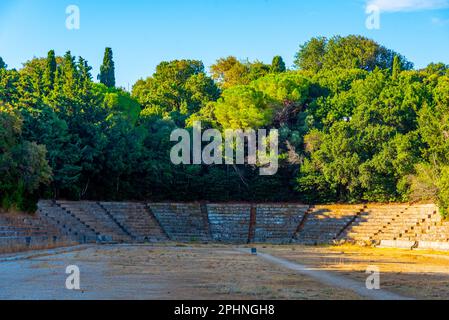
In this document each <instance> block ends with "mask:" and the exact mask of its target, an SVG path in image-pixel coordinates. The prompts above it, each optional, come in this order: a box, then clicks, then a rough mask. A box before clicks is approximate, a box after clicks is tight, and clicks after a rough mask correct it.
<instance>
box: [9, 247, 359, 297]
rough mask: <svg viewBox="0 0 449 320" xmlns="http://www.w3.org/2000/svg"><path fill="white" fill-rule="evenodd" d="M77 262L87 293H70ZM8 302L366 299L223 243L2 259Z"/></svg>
mask: <svg viewBox="0 0 449 320" xmlns="http://www.w3.org/2000/svg"><path fill="white" fill-rule="evenodd" d="M68 265H77V266H78V267H79V268H80V271H81V290H80V291H70V290H67V289H66V288H65V281H66V277H67V275H66V274H65V268H66V267H67V266H68ZM0 288H1V290H0V299H358V298H359V296H358V295H357V294H355V293H353V292H352V291H350V290H344V289H339V288H333V287H332V286H327V285H323V284H322V283H320V282H319V281H316V280H314V279H312V278H310V277H307V276H304V275H300V274H298V273H296V272H294V271H292V270H289V269H288V268H285V267H282V266H276V265H273V264H272V263H270V262H267V261H261V260H260V259H259V258H258V257H256V256H252V255H249V254H245V253H242V252H237V251H236V250H234V248H233V247H222V246H195V247H193V248H192V247H184V246H99V247H90V248H87V249H84V250H81V251H74V252H65V253H56V254H51V255H48V256H43V255H39V256H37V257H30V258H29V259H23V260H18V261H4V262H0Z"/></svg>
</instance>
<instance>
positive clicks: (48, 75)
mask: <svg viewBox="0 0 449 320" xmlns="http://www.w3.org/2000/svg"><path fill="white" fill-rule="evenodd" d="M56 68H57V64H56V56H55V51H54V50H50V51H49V52H48V55H47V61H46V63H45V71H44V84H45V87H46V88H47V89H48V90H50V91H51V90H53V88H54V84H55V74H56Z"/></svg>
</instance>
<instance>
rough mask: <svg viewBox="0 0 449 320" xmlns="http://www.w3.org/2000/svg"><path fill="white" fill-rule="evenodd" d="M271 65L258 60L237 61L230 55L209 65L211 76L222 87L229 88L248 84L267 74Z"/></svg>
mask: <svg viewBox="0 0 449 320" xmlns="http://www.w3.org/2000/svg"><path fill="white" fill-rule="evenodd" d="M270 71H271V66H270V65H266V64H264V63H262V62H260V61H254V62H250V61H239V60H237V58H236V57H233V56H230V57H227V58H221V59H219V60H217V62H216V63H215V64H214V65H212V66H211V67H210V72H211V74H212V78H213V79H214V80H215V81H216V82H217V83H218V85H219V86H220V87H221V88H222V89H229V88H231V87H233V86H237V85H248V84H249V83H251V82H252V81H254V80H257V79H259V78H261V77H264V76H265V75H267V74H269V73H270Z"/></svg>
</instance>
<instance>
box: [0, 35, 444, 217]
mask: <svg viewBox="0 0 449 320" xmlns="http://www.w3.org/2000/svg"><path fill="white" fill-rule="evenodd" d="M1 63H3V62H2V60H1V61H0V64H1ZM3 65H4V66H3V67H0V122H1V127H0V151H1V154H0V172H1V174H0V200H1V201H2V206H3V207H14V206H16V207H19V208H30V207H31V206H32V203H33V201H34V200H35V199H37V198H38V197H48V198H70V199H105V200H124V199H127V200H139V199H151V200H184V201H191V200H210V201H228V200H234V201H239V200H247V201H256V200H257V201H290V200H291V201H303V202H357V201H381V202H389V201H408V200H423V199H431V200H434V201H437V202H438V203H439V204H440V205H441V208H442V209H443V211H445V210H446V209H447V208H449V200H448V199H449V69H448V66H447V65H445V64H442V63H439V64H430V65H429V66H428V67H427V68H425V69H423V70H414V69H413V68H412V64H411V63H410V62H408V61H407V60H406V59H405V58H404V57H402V56H401V55H399V54H397V53H395V52H393V51H391V50H389V49H386V48H385V47H383V46H381V45H379V44H377V43H375V42H374V41H372V40H369V39H365V38H363V37H359V36H349V37H346V38H342V37H335V38H332V39H326V38H314V39H312V40H310V41H309V42H307V43H306V44H304V45H303V46H301V48H300V51H299V52H298V54H297V60H296V66H297V68H298V70H287V69H286V66H285V62H284V61H283V59H282V58H281V57H275V58H274V59H273V61H272V64H271V65H266V64H264V63H262V62H259V61H255V62H249V61H239V60H238V59H236V58H235V57H228V58H223V59H219V60H218V61H217V62H216V63H215V64H214V65H213V66H211V68H210V76H209V75H208V73H207V72H206V70H205V68H204V65H203V63H202V62H201V61H196V60H175V61H170V62H162V63H161V64H160V65H159V66H158V67H157V68H156V71H155V73H154V74H153V75H152V76H151V77H149V78H147V79H146V80H139V81H137V82H136V84H135V85H134V87H133V90H132V93H128V92H126V91H125V90H123V89H120V88H116V87H115V77H114V63H113V59H112V50H110V49H107V50H106V54H105V59H104V63H103V65H102V67H101V74H100V76H99V79H100V83H94V82H93V81H92V77H91V68H90V67H89V65H88V64H87V62H86V61H85V60H84V59H82V58H81V57H80V58H78V59H75V57H73V56H72V55H71V54H70V52H67V53H66V54H65V55H64V56H63V57H57V56H56V55H55V53H54V52H53V51H50V52H49V53H48V56H47V58H41V59H40V58H36V59H33V60H31V61H28V62H27V63H25V64H24V67H23V68H22V69H20V70H19V71H16V70H7V69H6V68H7V67H6V65H5V64H4V63H3ZM198 120H200V121H202V123H203V127H204V128H215V129H218V130H220V131H224V130H225V129H229V128H235V129H236V128H242V129H245V128H252V129H257V128H267V129H270V128H276V129H279V135H280V159H279V160H280V169H279V172H278V173H277V174H276V175H274V176H259V171H258V170H257V168H256V167H255V166H251V165H246V166H242V165H239V166H237V165H235V166H233V165H220V166H207V165H191V166H190V165H189V166H187V165H180V166H175V165H173V164H172V163H171V161H170V158H169V155H170V150H171V148H172V146H173V145H174V143H173V142H170V134H171V132H172V131H173V130H174V129H176V128H191V127H192V124H193V122H194V121H198Z"/></svg>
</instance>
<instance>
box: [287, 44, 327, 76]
mask: <svg viewBox="0 0 449 320" xmlns="http://www.w3.org/2000/svg"><path fill="white" fill-rule="evenodd" d="M327 44H328V40H327V39H326V38H324V37H319V38H312V39H311V40H309V41H308V42H306V43H304V44H303V45H301V46H300V50H299V52H298V53H297V54H296V60H295V65H296V67H297V68H299V69H301V70H310V71H312V72H318V71H319V70H321V69H322V68H323V64H324V57H325V55H326V53H327Z"/></svg>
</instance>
